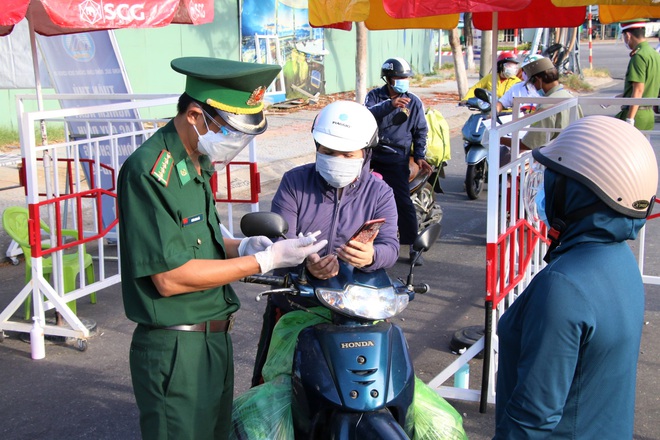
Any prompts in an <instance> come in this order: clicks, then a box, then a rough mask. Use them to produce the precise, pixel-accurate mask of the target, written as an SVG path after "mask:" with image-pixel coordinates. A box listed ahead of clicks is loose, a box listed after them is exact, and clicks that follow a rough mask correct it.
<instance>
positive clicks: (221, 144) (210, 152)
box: [193, 110, 254, 169]
mask: <svg viewBox="0 0 660 440" xmlns="http://www.w3.org/2000/svg"><path fill="white" fill-rule="evenodd" d="M202 111H203V110H202ZM204 115H205V116H207V117H208V118H210V119H211V120H212V121H214V122H215V120H214V119H213V118H211V117H210V116H209V115H208V114H207V113H206V112H204ZM204 125H206V129H207V132H206V133H205V134H204V135H203V136H202V135H200V134H199V131H198V130H197V127H196V126H194V125H193V128H194V129H195V131H196V132H197V135H198V136H199V138H198V140H197V149H198V150H199V152H200V153H201V154H204V155H206V156H208V157H209V159H210V160H211V162H213V165H214V166H215V168H216V169H222V168H224V167H226V166H227V164H228V163H229V162H231V161H232V159H233V158H234V157H236V155H237V154H238V153H240V152H241V151H242V150H243V148H245V146H246V145H247V144H249V143H250V141H251V140H252V139H253V138H254V136H253V135H249V134H245V133H241V132H240V131H236V130H234V129H232V128H231V127H226V126H220V125H219V124H217V123H216V125H218V126H219V127H220V131H218V132H217V133H215V132H214V131H213V130H211V129H209V126H208V124H207V122H206V117H205V118H204Z"/></svg>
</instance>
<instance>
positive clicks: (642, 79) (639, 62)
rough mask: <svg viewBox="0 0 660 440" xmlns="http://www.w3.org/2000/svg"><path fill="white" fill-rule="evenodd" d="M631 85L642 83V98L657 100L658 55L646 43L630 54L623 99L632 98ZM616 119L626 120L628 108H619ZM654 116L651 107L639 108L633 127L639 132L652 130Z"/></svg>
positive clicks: (639, 45) (659, 83)
mask: <svg viewBox="0 0 660 440" xmlns="http://www.w3.org/2000/svg"><path fill="white" fill-rule="evenodd" d="M632 83H643V84H644V92H643V93H642V98H657V97H658V96H659V92H660V54H658V52H656V51H655V49H653V48H652V47H651V46H650V45H649V43H648V42H646V41H642V42H641V43H639V44H638V45H637V47H636V48H635V50H634V51H632V52H631V54H630V61H629V62H628V70H627V71H626V78H625V83H624V86H623V97H624V98H630V97H631V96H632V90H633V87H632ZM616 117H617V118H619V119H622V120H624V121H625V120H626V118H627V117H628V106H623V107H621V111H620V112H619V113H618V114H617V115H616ZM654 124H655V116H654V113H653V109H652V107H651V106H640V107H639V108H638V109H637V113H636V114H635V127H637V128H638V129H639V130H652V129H653V126H654Z"/></svg>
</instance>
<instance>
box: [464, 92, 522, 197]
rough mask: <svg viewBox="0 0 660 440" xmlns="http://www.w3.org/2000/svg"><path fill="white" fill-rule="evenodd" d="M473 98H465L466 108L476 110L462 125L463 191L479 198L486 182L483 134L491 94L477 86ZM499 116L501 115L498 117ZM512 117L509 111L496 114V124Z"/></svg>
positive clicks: (487, 122) (488, 125)
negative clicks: (464, 169) (463, 151)
mask: <svg viewBox="0 0 660 440" xmlns="http://www.w3.org/2000/svg"><path fill="white" fill-rule="evenodd" d="M474 95H475V97H474V98H470V99H468V100H467V102H466V103H465V105H466V106H467V108H468V109H470V110H472V111H475V112H478V113H475V114H473V115H470V117H469V118H468V120H467V121H466V122H465V124H464V125H463V128H462V130H461V133H462V135H463V149H464V150H465V162H466V163H467V169H466V171H465V191H466V192H467V195H468V197H469V198H470V199H471V200H476V199H478V198H479V195H480V194H481V191H482V190H483V188H484V184H487V183H488V145H487V143H486V142H485V139H484V135H485V134H486V131H487V130H488V129H490V127H491V122H490V116H491V115H490V107H491V94H490V92H489V91H487V90H486V89H481V88H477V89H475V91H474ZM500 116H501V117H500ZM511 119H512V115H511V113H503V114H502V115H498V116H497V119H496V121H495V122H496V124H498V125H501V124H503V123H506V122H509V121H511Z"/></svg>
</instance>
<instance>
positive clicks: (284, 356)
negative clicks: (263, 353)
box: [261, 307, 330, 382]
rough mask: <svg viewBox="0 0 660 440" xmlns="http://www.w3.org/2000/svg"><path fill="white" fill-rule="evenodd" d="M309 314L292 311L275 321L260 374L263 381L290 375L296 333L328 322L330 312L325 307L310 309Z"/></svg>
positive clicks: (296, 338)
mask: <svg viewBox="0 0 660 440" xmlns="http://www.w3.org/2000/svg"><path fill="white" fill-rule="evenodd" d="M310 311H312V312H313V313H309V312H303V311H293V312H289V313H287V314H285V315H284V316H282V317H281V318H280V320H279V321H277V325H275V328H274V329H273V336H272V338H271V341H270V347H269V349H268V356H267V358H266V363H265V364H264V367H263V370H262V372H261V374H262V376H263V378H264V381H266V382H267V381H269V380H272V379H274V378H276V377H278V376H280V375H281V374H288V375H290V374H291V368H292V367H293V351H294V350H295V348H296V343H297V342H298V333H300V331H301V330H303V329H304V328H306V327H309V326H312V325H316V324H320V323H322V322H329V321H330V310H328V309H326V308H325V307H312V308H310Z"/></svg>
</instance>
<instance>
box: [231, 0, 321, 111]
mask: <svg viewBox="0 0 660 440" xmlns="http://www.w3.org/2000/svg"><path fill="white" fill-rule="evenodd" d="M307 12H308V10H307V1H306V0H304V1H301V0H244V1H243V10H242V13H241V59H242V61H247V62H255V63H272V64H279V65H281V66H282V74H281V75H280V77H279V79H278V81H276V84H275V86H274V88H275V91H271V95H274V96H272V98H271V99H272V100H273V101H276V102H277V101H283V100H284V99H294V98H304V97H308V96H309V95H315V94H317V93H320V94H324V93H325V77H324V72H323V60H324V57H325V55H327V54H328V51H327V50H326V49H325V47H324V39H323V34H324V32H323V29H321V28H313V27H311V26H310V24H309V21H308V15H307ZM278 92H279V93H278Z"/></svg>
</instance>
